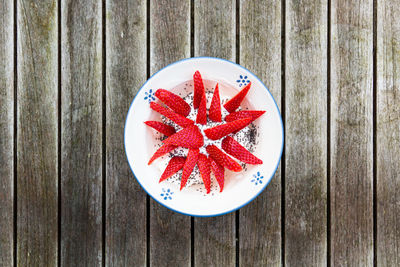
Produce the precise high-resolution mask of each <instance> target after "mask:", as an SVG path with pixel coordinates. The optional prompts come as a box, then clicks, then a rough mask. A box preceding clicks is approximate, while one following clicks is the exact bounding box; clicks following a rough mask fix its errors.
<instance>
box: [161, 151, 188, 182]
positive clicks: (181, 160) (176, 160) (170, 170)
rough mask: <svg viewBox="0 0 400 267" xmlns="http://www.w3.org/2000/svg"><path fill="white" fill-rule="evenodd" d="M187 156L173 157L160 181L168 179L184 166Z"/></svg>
mask: <svg viewBox="0 0 400 267" xmlns="http://www.w3.org/2000/svg"><path fill="white" fill-rule="evenodd" d="M185 161H186V158H185V157H173V158H172V159H171V160H170V161H169V162H168V165H167V167H166V168H165V170H164V172H163V174H162V175H161V178H160V181H159V183H161V182H162V181H164V180H166V179H168V178H169V177H171V176H172V175H174V174H175V173H177V172H178V171H179V170H180V169H182V168H183V165H184V164H185Z"/></svg>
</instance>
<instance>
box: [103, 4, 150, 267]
mask: <svg viewBox="0 0 400 267" xmlns="http://www.w3.org/2000/svg"><path fill="white" fill-rule="evenodd" d="M106 49H107V50H106V83H107V89H106V93H107V94H106V107H107V109H106V179H107V184H106V185H107V186H106V192H107V193H106V206H107V208H106V212H107V215H106V216H107V217H106V259H105V260H106V265H107V266H145V265H146V194H145V192H144V191H143V189H142V188H141V187H140V185H139V184H138V183H137V181H136V180H135V178H134V176H133V175H132V172H131V170H130V168H129V165H128V162H127V161H126V156H125V151H124V125H125V116H126V114H127V113H128V109H129V105H130V103H131V101H132V100H133V98H134V96H135V94H136V92H137V91H138V89H139V88H140V87H141V85H142V84H143V83H144V82H145V80H146V63H147V61H146V1H144V0H137V1H119V0H118V1H116V0H107V2H106Z"/></svg>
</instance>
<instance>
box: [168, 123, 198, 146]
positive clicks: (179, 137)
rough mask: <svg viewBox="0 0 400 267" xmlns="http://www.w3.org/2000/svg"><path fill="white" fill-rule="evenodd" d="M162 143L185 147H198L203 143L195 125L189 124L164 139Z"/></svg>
mask: <svg viewBox="0 0 400 267" xmlns="http://www.w3.org/2000/svg"><path fill="white" fill-rule="evenodd" d="M163 142H164V144H170V145H175V146H181V147H186V148H199V147H201V146H203V144H204V138H203V135H202V134H201V132H200V130H199V128H198V127H197V126H196V125H192V126H189V127H187V128H184V129H182V130H180V131H179V132H177V133H176V134H173V135H171V136H170V137H168V138H167V139H165V140H164V141H163Z"/></svg>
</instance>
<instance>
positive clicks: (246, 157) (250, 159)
mask: <svg viewBox="0 0 400 267" xmlns="http://www.w3.org/2000/svg"><path fill="white" fill-rule="evenodd" d="M221 147H222V149H223V150H224V151H225V152H226V153H228V154H229V155H231V156H232V157H234V158H237V159H238V160H240V161H243V162H245V163H248V164H253V165H257V164H262V163H263V162H262V160H261V159H259V158H257V157H256V156H254V155H253V154H251V153H250V151H248V150H247V149H246V148H245V147H243V146H242V145H241V144H240V143H239V142H237V141H236V140H235V139H233V138H232V137H230V136H227V137H225V139H224V140H222V145H221Z"/></svg>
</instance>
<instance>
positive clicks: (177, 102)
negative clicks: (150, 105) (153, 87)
mask: <svg viewBox="0 0 400 267" xmlns="http://www.w3.org/2000/svg"><path fill="white" fill-rule="evenodd" d="M155 96H156V97H158V99H160V100H161V101H162V102H163V103H164V104H165V105H167V106H168V107H169V108H170V109H172V110H173V111H175V112H176V113H178V114H180V115H182V116H184V117H187V115H189V113H190V106H189V104H188V103H186V102H185V100H183V99H182V98H181V97H180V96H178V95H176V94H174V93H172V92H170V91H168V90H165V89H158V90H157V91H156V93H155Z"/></svg>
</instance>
